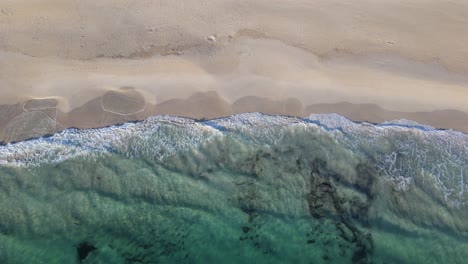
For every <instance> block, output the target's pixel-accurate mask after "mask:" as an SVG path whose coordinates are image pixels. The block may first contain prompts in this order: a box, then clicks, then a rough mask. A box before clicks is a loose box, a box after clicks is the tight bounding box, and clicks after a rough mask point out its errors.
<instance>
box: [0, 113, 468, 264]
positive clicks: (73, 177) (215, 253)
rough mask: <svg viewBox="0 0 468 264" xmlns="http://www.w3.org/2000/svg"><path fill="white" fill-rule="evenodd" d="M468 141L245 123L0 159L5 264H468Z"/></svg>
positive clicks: (328, 118) (330, 120)
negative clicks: (467, 191)
mask: <svg viewBox="0 0 468 264" xmlns="http://www.w3.org/2000/svg"><path fill="white" fill-rule="evenodd" d="M467 180H468V136H467V135H465V134H463V133H460V132H456V131H443V130H436V129H433V128H431V127H427V126H423V125H420V124H416V123H412V122H410V121H405V120H399V121H394V122H389V123H384V124H378V125H373V124H366V123H362V124H358V123H353V122H351V121H349V120H347V119H345V118H343V117H341V116H338V115H312V116H310V117H309V118H305V119H298V118H292V117H282V116H266V115H262V114H258V113H257V114H242V115H236V116H232V117H229V118H225V119H218V120H211V121H203V122H195V121H194V120H191V119H184V118H176V117H169V116H157V117H151V118H149V119H147V120H145V121H143V122H138V123H128V124H125V125H122V126H114V127H109V128H102V129H89V130H77V129H69V130H66V131H64V132H61V133H58V134H56V135H54V136H52V137H48V138H40V139H35V140H30V141H25V142H19V143H15V144H9V145H5V146H0V263H442V262H444V263H466V261H465V260H466V259H467V258H468V243H467V242H468V221H466V219H468V218H467V216H468V208H467V206H468V205H467V202H468V195H467V193H466V190H467V187H468V186H467V183H466V182H467Z"/></svg>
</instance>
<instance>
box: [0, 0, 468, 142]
mask: <svg viewBox="0 0 468 264" xmlns="http://www.w3.org/2000/svg"><path fill="white" fill-rule="evenodd" d="M467 25H468V3H466V1H462V0H455V1H435V0H426V1H422V0H412V1H387V0H380V1H370V0H356V1H352V2H349V3H348V2H344V1H333V0H317V1H306V0H289V1H286V0H282V1H272V0H268V1H267V0H256V1H253V0H250V1H247V0H244V1H242V0H236V1H234V0H232V1H231V0H218V1H202V2H200V1H196V0H186V1H124V0H102V1H90V0H89V1H88V0H82V1H71V0H70V1H67V0H41V1H40V0H28V1H26V0H15V1H12V0H10V1H8V0H6V1H1V3H0V36H1V37H0V104H4V105H3V106H0V141H1V140H4V138H5V135H4V134H5V133H6V134H7V135H6V136H7V138H8V140H15V139H11V137H12V136H11V133H16V132H14V131H16V130H15V129H13V127H18V128H28V129H30V130H31V131H32V132H31V135H32V136H36V135H38V134H40V133H50V132H51V130H52V129H51V127H54V125H55V126H56V130H59V129H63V128H65V127H70V126H76V127H98V126H104V125H110V124H114V123H121V122H125V121H130V120H139V119H142V118H145V117H147V116H149V115H153V114H171V115H181V116H190V117H195V118H216V117H220V116H226V115H230V114H233V113H239V112H251V111H261V112H265V113H270V114H284V115H294V116H306V115H308V114H310V113H311V112H337V113H340V114H343V115H345V116H347V117H350V118H352V119H355V120H367V121H372V122H380V121H384V120H389V119H397V118H407V119H413V120H415V121H418V122H421V123H427V124H429V125H433V126H436V127H440V128H452V129H457V130H461V131H465V132H467V131H468V128H467V126H468V115H467V114H466V113H468V103H467V102H468V46H467V45H466V43H468V26H467ZM125 87H127V88H125ZM128 87H131V88H128ZM35 98H39V99H40V100H34V99H35ZM31 100H32V101H31ZM342 102H347V103H342ZM36 111H39V112H41V113H44V115H41V114H36V113H34V112H36ZM434 111H435V112H434ZM31 118H39V119H40V120H43V121H42V122H38V124H39V125H38V126H39V127H36V128H34V127H33V126H31V125H29V124H25V123H27V122H29V121H27V120H29V119H31ZM47 118H49V119H47ZM51 120H52V121H53V122H54V123H51V122H52V121H51ZM23 121H24V122H23ZM44 131H45V132H44ZM25 137H26V136H21V137H20V138H18V139H17V140H20V139H23V138H25ZM13 138H14V136H13Z"/></svg>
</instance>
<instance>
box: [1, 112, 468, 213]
mask: <svg viewBox="0 0 468 264" xmlns="http://www.w3.org/2000/svg"><path fill="white" fill-rule="evenodd" d="M300 129H302V130H300ZM292 130H294V131H302V132H303V133H321V134H326V135H329V136H331V137H332V138H334V140H335V141H336V142H338V143H339V144H342V145H343V146H346V147H347V148H348V149H349V150H350V151H352V152H353V153H355V154H356V155H362V156H365V157H368V158H371V159H372V160H374V162H375V166H376V168H377V169H378V170H379V171H380V173H381V174H382V175H383V177H384V178H385V179H387V180H389V181H392V182H395V184H396V185H397V186H398V188H399V189H400V190H402V191H405V190H407V189H408V188H409V185H410V184H413V182H414V179H415V178H416V177H418V176H419V177H427V178H428V179H431V180H432V181H433V182H434V184H435V185H436V187H437V189H439V190H440V191H441V192H442V193H443V195H444V197H445V199H446V201H447V202H448V203H449V204H451V205H454V206H458V205H462V204H466V203H467V202H468V194H467V192H466V190H468V135H466V134H463V133H461V132H457V131H452V130H437V129H435V128H432V127H429V126H425V125H421V124H418V123H415V122H412V121H408V120H396V121H390V122H385V123H382V124H370V123H366V122H363V123H356V122H353V121H351V120H349V119H347V118H345V117H343V116H340V115H337V114H314V115H311V116H309V118H305V119H300V118H294V117H285V116H268V115H263V114H260V113H250V114H238V115H234V116H231V117H228V118H221V119H215V120H210V121H205V122H195V121H194V120H192V119H188V118H179V117H171V116H155V117H150V118H148V119H147V120H145V121H142V122H138V123H127V124H124V125H121V126H112V127H106V128H99V129H84V130H79V129H67V130H64V131H62V132H60V133H57V134H55V135H53V136H51V137H47V138H38V139H33V140H29V141H23V142H18V143H14V144H8V145H5V146H0V166H8V167H25V166H26V167H27V166H39V165H41V164H44V163H59V162H62V161H64V160H67V159H72V158H76V157H82V158H89V159H93V158H96V157H99V156H102V155H106V154H108V153H116V154H121V155H125V156H128V157H140V156H143V157H151V158H154V159H156V160H160V161H163V160H164V159H165V158H167V157H170V156H173V155H177V153H180V152H182V151H186V150H189V149H194V148H196V147H197V146H199V145H200V144H201V143H203V142H207V141H209V140H210V139H211V138H213V137H224V136H229V137H232V138H234V139H235V140H239V141H243V142H246V143H248V144H254V145H262V146H266V147H269V146H273V145H275V144H279V143H281V142H282V140H283V136H284V133H285V132H286V131H292ZM283 143H284V142H283Z"/></svg>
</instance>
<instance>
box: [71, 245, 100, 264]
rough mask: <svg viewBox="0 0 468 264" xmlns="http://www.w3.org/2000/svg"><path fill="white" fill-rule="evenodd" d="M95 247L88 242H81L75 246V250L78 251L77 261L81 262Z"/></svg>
mask: <svg viewBox="0 0 468 264" xmlns="http://www.w3.org/2000/svg"><path fill="white" fill-rule="evenodd" d="M96 249H97V248H96V247H95V246H93V245H91V244H89V243H88V242H82V243H80V244H79V245H78V246H77V247H76V251H77V253H78V261H79V262H80V263H81V262H83V261H84V260H85V259H86V258H87V257H88V255H89V254H90V253H91V252H93V251H95V250H96Z"/></svg>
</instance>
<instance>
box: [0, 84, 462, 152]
mask: <svg viewBox="0 0 468 264" xmlns="http://www.w3.org/2000/svg"><path fill="white" fill-rule="evenodd" d="M238 101H240V103H239V102H234V103H233V104H229V103H228V102H226V101H224V100H223V99H222V98H220V97H219V96H218V95H217V94H216V93H215V92H207V93H197V94H195V95H193V96H191V97H189V98H188V99H186V100H178V101H174V100H169V101H166V102H162V103H160V104H157V105H154V104H150V103H146V104H145V108H144V109H143V110H142V111H139V112H137V113H133V114H118V113H114V112H109V111H106V110H105V108H103V107H102V105H100V103H102V98H101V97H98V98H96V99H94V100H91V101H89V102H88V103H86V104H84V105H83V106H81V107H78V108H75V109H73V110H72V111H70V112H68V113H67V112H62V111H61V110H60V109H54V108H47V109H41V110H33V111H25V110H24V104H16V105H9V106H6V105H0V113H3V114H4V113H6V112H8V111H5V109H9V114H10V118H9V119H8V118H5V117H6V115H3V120H1V121H2V122H0V142H1V143H2V145H3V144H6V143H13V142H20V141H24V140H29V139H32V138H39V137H43V136H50V135H53V134H55V133H57V132H60V131H63V130H65V129H68V128H76V129H88V128H103V127H109V126H114V125H122V124H125V123H128V122H141V121H143V120H145V119H146V118H149V117H151V116H158V115H167V116H174V117H182V118H189V119H192V120H194V121H196V122H201V121H208V120H213V119H220V118H226V117H230V116H232V115H236V114H242V113H252V112H259V113H262V114H265V115H273V116H274V115H279V116H289V117H294V118H300V119H304V118H308V117H309V116H310V115H311V114H337V115H340V116H343V117H345V118H347V119H349V120H350V121H352V122H355V123H363V122H365V123H369V124H372V125H380V124H381V123H383V122H389V121H394V120H399V119H406V120H409V121H414V122H417V123H419V124H420V125H421V126H431V127H433V128H434V129H437V130H454V131H458V132H461V133H464V134H468V123H466V122H463V121H464V120H468V113H464V112H461V111H456V110H439V111H432V112H397V111H390V110H385V109H383V108H381V107H379V106H377V105H372V104H361V105H359V104H351V103H346V102H341V103H336V104H316V105H309V106H306V107H304V106H302V105H300V104H299V103H298V99H292V98H290V99H287V100H283V101H273V100H269V99H266V98H257V97H252V96H249V97H244V98H241V99H239V100H238ZM242 101H247V102H248V103H249V105H250V108H249V111H242V109H243V108H242V107H241V106H242V104H243V103H242ZM28 102H30V101H28ZM49 103H50V101H49ZM207 104H209V105H210V107H208V108H206V109H203V108H202V109H200V105H207ZM214 105H217V107H213V106H214ZM252 106H255V107H252ZM179 107H184V108H183V109H180V108H179ZM12 109H13V110H12ZM15 109H16V111H14V110H15ZM47 110H51V111H49V113H47V112H46V111H47ZM212 110H216V111H212ZM181 113H188V114H181ZM51 115H55V116H51ZM18 117H24V118H23V120H21V118H18ZM33 118H34V119H33ZM18 119H19V120H20V121H22V122H20V121H18ZM46 121H47V122H46ZM5 124H6V125H5ZM15 128H16V129H15ZM18 131H20V132H18Z"/></svg>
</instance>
